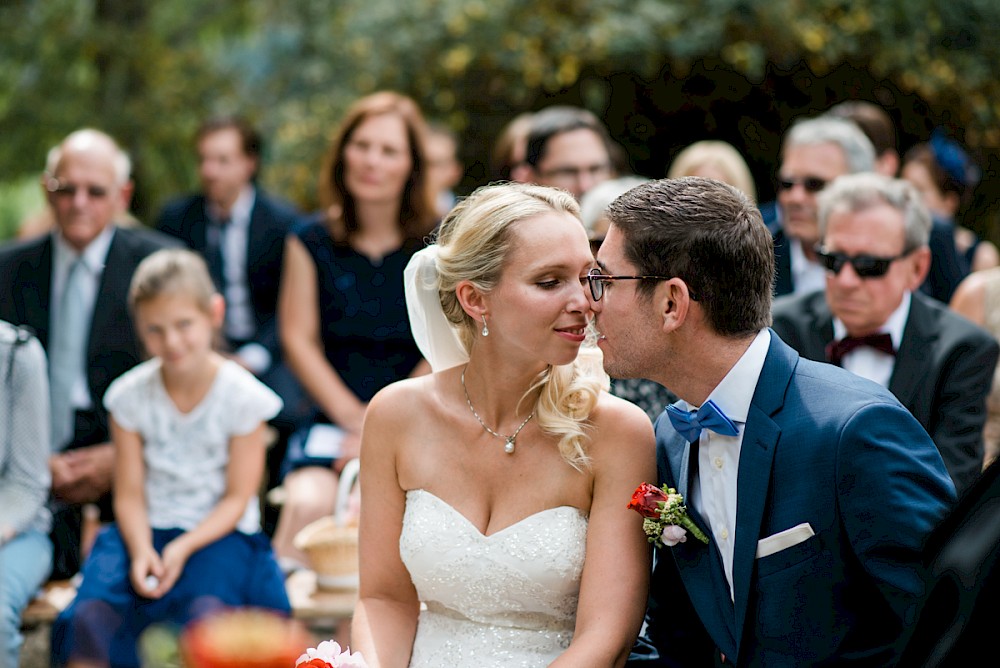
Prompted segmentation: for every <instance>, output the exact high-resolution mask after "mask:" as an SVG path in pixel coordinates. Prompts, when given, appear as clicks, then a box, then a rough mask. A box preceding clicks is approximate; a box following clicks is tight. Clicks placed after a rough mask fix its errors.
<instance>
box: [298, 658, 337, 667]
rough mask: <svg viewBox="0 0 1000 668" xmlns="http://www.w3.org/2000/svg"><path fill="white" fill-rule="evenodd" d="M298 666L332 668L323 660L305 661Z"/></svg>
mask: <svg viewBox="0 0 1000 668" xmlns="http://www.w3.org/2000/svg"><path fill="white" fill-rule="evenodd" d="M299 666H306V668H333V666H331V665H330V664H329V663H327V662H326V661H324V660H323V659H313V660H312V661H306V662H305V663H300V664H299Z"/></svg>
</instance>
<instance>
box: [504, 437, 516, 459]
mask: <svg viewBox="0 0 1000 668" xmlns="http://www.w3.org/2000/svg"><path fill="white" fill-rule="evenodd" d="M503 451H504V452H506V453H507V454H508V455H512V454H514V437H513V436H508V437H507V442H506V443H504V445H503Z"/></svg>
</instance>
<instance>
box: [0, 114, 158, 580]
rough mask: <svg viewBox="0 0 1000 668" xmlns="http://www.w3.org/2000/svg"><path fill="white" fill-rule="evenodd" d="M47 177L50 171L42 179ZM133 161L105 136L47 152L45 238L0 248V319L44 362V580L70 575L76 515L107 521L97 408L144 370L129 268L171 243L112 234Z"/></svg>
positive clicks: (106, 446) (76, 551) (106, 457)
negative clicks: (126, 376) (50, 555)
mask: <svg viewBox="0 0 1000 668" xmlns="http://www.w3.org/2000/svg"><path fill="white" fill-rule="evenodd" d="M48 170H51V171H48ZM130 171H131V161H130V160H129V157H128V155H127V154H126V153H125V152H124V151H123V150H122V149H121V148H119V146H118V144H117V143H116V142H115V141H114V139H112V138H111V137H109V136H108V135H107V134H105V133H103V132H100V131H97V130H92V129H85V130H78V131H76V132H73V133H72V134H70V135H69V136H68V137H66V139H65V140H63V142H62V143H61V144H60V145H59V146H58V147H57V148H56V150H55V153H50V155H49V159H48V161H47V171H46V177H45V179H44V185H45V192H46V196H47V198H48V203H49V207H50V208H51V210H52V214H53V217H54V219H55V224H56V227H55V229H54V231H53V232H52V234H49V235H45V236H42V237H39V238H36V239H31V240H27V241H23V242H20V243H16V244H12V245H7V246H4V247H3V248H0V294H2V295H7V296H8V297H6V298H4V299H0V318H2V319H4V320H7V321H8V322H12V323H15V324H18V325H27V326H29V327H31V329H32V330H33V331H34V332H35V333H36V335H37V336H38V340H39V341H40V342H41V344H42V346H43V347H44V348H45V350H46V352H47V353H48V358H49V367H48V368H49V394H50V403H51V420H50V422H51V450H50V452H51V457H50V459H49V469H50V473H51V475H52V496H53V503H52V510H53V511H54V517H53V527H52V540H53V543H54V546H55V556H54V562H55V563H54V566H53V577H54V578H58V579H65V578H68V577H70V576H71V575H73V574H74V573H76V572H77V570H78V569H79V567H80V536H81V520H82V514H81V510H82V506H83V504H86V503H93V502H97V501H100V502H101V504H102V511H103V512H104V517H105V519H108V518H110V516H111V502H110V496H109V494H108V492H109V491H110V490H111V474H112V468H113V463H114V451H113V449H112V446H111V443H110V442H109V441H110V436H109V432H108V415H107V411H106V410H105V409H104V406H103V404H102V403H101V399H102V398H103V396H104V392H105V391H106V390H107V388H108V385H110V384H111V381H113V380H114V379H115V378H116V377H118V376H120V375H121V374H122V373H124V372H125V371H127V370H128V369H130V368H132V367H133V366H134V365H136V364H137V363H138V362H139V361H140V360H141V359H142V356H143V355H142V349H141V346H140V344H139V340H138V339H137V338H136V336H135V332H134V330H133V328H132V323H131V320H130V319H129V315H128V307H127V303H126V296H127V293H128V285H129V281H130V280H131V278H132V272H134V271H135V268H136V266H138V264H139V262H140V261H141V260H142V259H143V258H144V257H146V256H147V255H149V254H150V253H152V252H153V251H155V250H158V249H160V248H163V247H166V246H170V245H176V241H175V240H173V239H171V238H170V237H167V236H164V235H161V234H157V233H155V232H151V231H148V230H146V229H144V228H142V227H134V228H127V227H120V226H118V225H117V224H116V223H115V221H116V220H119V219H121V218H122V216H124V215H125V213H126V212H127V211H128V206H129V201H130V200H131V197H132V181H131V180H130Z"/></svg>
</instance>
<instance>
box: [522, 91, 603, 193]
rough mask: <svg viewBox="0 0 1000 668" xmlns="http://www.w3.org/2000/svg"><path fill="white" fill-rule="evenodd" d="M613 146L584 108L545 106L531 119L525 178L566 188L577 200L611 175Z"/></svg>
mask: <svg viewBox="0 0 1000 668" xmlns="http://www.w3.org/2000/svg"><path fill="white" fill-rule="evenodd" d="M617 148H618V147H616V146H615V144H614V142H613V141H612V140H611V136H610V135H609V134H608V130H607V128H606V127H604V123H602V122H601V121H600V119H598V118H597V116H595V115H594V114H592V113H591V112H589V111H587V110H586V109H580V108H577V107H564V106H554V107H546V108H545V109H542V110H541V111H538V112H536V113H535V115H534V117H532V119H531V131H530V132H529V133H528V146H527V154H526V155H525V160H526V161H527V164H528V167H529V169H530V171H529V175H528V178H529V180H531V181H532V182H534V183H538V184H541V185H543V186H552V187H554V188H562V189H563V190H568V191H569V192H570V193H572V194H573V196H574V197H576V198H577V200H579V199H580V198H581V197H582V196H583V195H584V193H586V192H587V191H588V190H590V189H591V188H593V187H594V186H596V185H597V184H599V183H601V182H603V181H607V180H608V179H610V178H613V177H614V176H615V173H616V171H617V169H616V167H617V164H616V163H617V162H618V161H617V160H616V159H615V158H616V156H617V152H618V151H617Z"/></svg>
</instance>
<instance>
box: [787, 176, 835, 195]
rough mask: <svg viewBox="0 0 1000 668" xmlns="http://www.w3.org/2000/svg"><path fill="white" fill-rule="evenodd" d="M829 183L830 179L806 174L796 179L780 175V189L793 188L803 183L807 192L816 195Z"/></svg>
mask: <svg viewBox="0 0 1000 668" xmlns="http://www.w3.org/2000/svg"><path fill="white" fill-rule="evenodd" d="M828 183H829V181H827V180H826V179H821V178H819V177H818V176H804V177H802V178H801V179H795V178H792V177H790V176H779V177H778V190H791V189H792V188H794V187H795V186H798V185H801V186H802V187H803V188H804V189H805V191H806V192H807V193H809V194H811V195H815V194H816V193H818V192H820V191H821V190H823V189H824V188H826V186H827V184H828Z"/></svg>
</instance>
